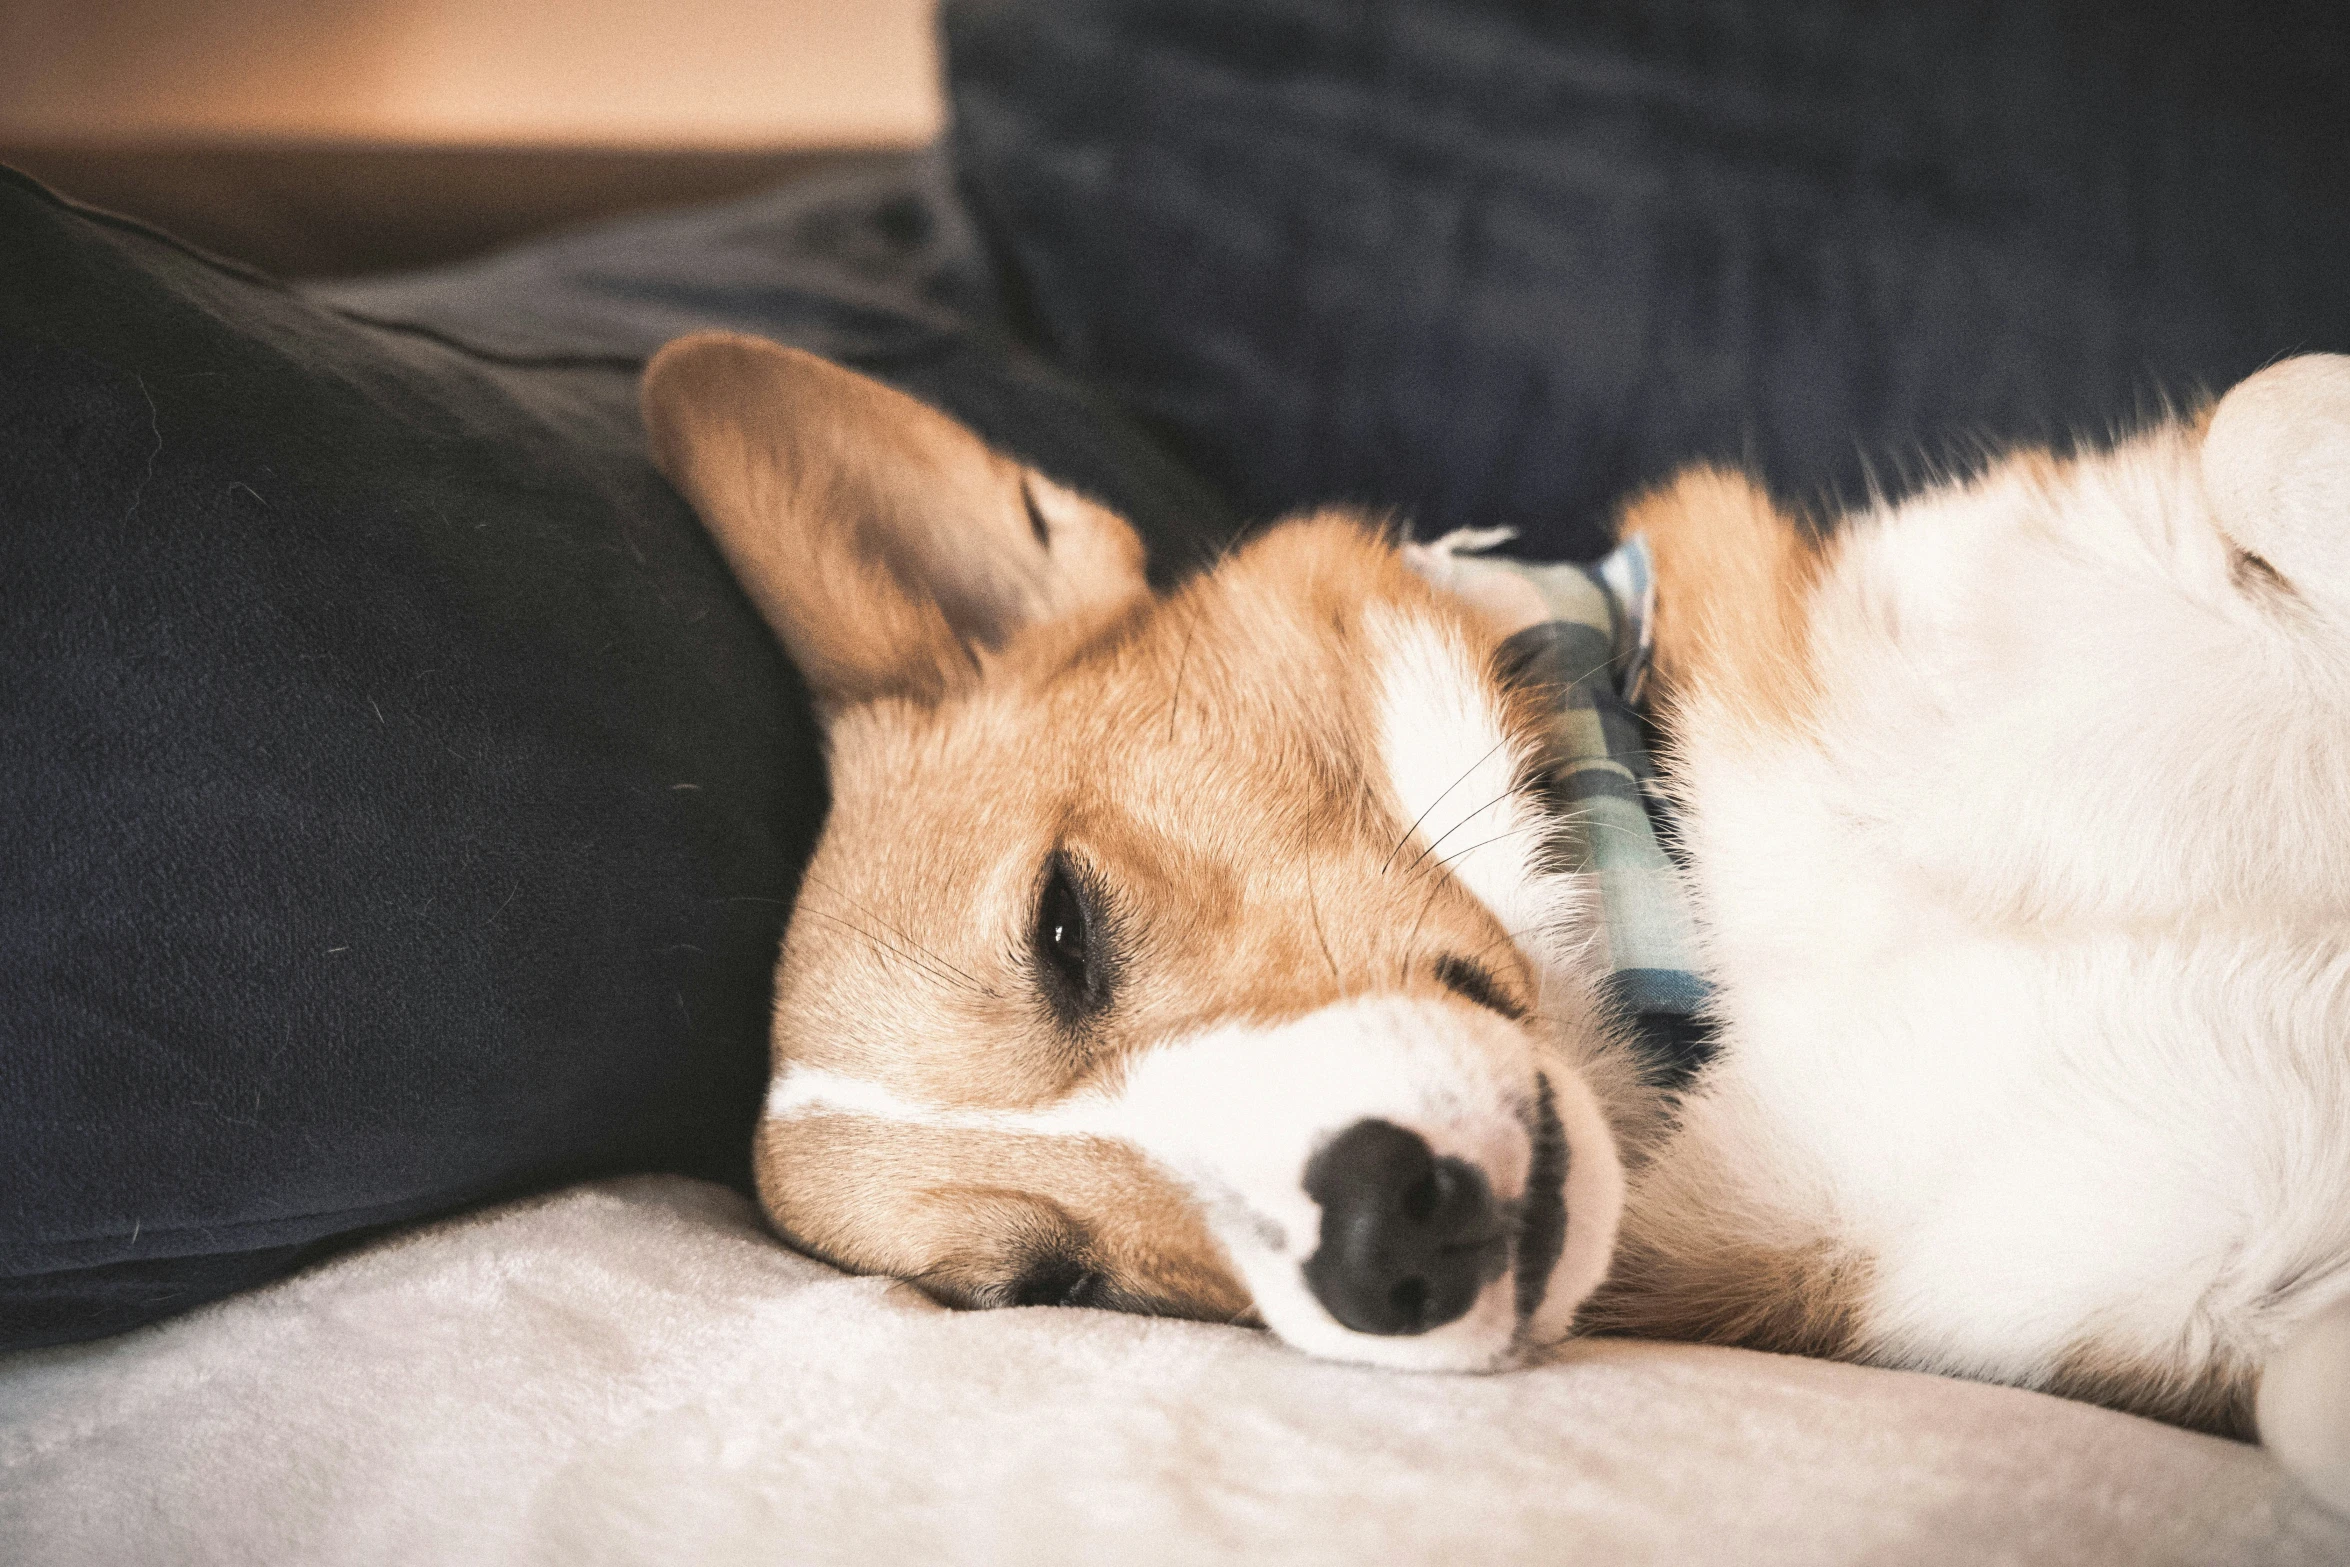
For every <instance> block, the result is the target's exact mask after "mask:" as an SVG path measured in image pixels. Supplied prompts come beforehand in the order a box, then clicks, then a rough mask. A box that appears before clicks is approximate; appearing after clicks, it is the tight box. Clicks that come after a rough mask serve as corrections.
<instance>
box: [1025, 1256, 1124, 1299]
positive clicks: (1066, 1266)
mask: <svg viewBox="0 0 2350 1567" xmlns="http://www.w3.org/2000/svg"><path fill="white" fill-rule="evenodd" d="M1104 1293H1105V1291H1104V1289H1103V1284H1102V1276H1101V1275H1100V1274H1098V1273H1096V1272H1094V1271H1093V1270H1092V1269H1091V1268H1088V1267H1087V1266H1085V1264H1083V1263H1081V1262H1079V1261H1078V1260H1077V1259H1075V1258H1074V1257H1044V1258H1040V1259H1038V1260H1037V1261H1035V1262H1032V1263H1030V1264H1029V1265H1028V1271H1027V1272H1025V1273H1023V1274H1021V1275H1020V1277H1019V1280H1018V1281H1017V1282H1015V1283H1014V1284H1013V1286H1012V1289H1011V1297H1010V1299H1009V1301H1008V1302H1007V1304H1009V1305H1014V1306H1097V1305H1100V1304H1101V1303H1102V1298H1103V1295H1104Z"/></svg>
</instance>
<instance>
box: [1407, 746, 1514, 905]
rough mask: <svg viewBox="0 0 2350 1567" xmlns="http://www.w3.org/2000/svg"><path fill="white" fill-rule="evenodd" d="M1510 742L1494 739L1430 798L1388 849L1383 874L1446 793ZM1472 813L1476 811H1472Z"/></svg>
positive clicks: (1466, 778) (1450, 791)
mask: <svg viewBox="0 0 2350 1567" xmlns="http://www.w3.org/2000/svg"><path fill="white" fill-rule="evenodd" d="M1509 743H1510V737H1509V736H1508V735H1503V736H1502V737H1501V738H1500V739H1499V740H1496V741H1494V742H1493V744H1492V745H1491V746H1490V747H1489V748H1488V749H1487V750H1486V752H1485V754H1484V755H1483V756H1480V757H1478V758H1477V760H1475V761H1473V762H1471V763H1470V764H1469V765H1468V766H1467V767H1465V768H1463V769H1461V775H1460V776H1459V777H1458V778H1455V779H1454V780H1453V781H1452V782H1451V783H1448V784H1446V785H1445V786H1444V791H1443V793H1442V794H1439V795H1437V797H1436V798H1435V799H1433V800H1430V801H1429V802H1428V803H1427V805H1426V806H1425V807H1423V808H1422V810H1421V811H1420V814H1419V815H1417V816H1415V817H1413V818H1412V824H1411V825H1410V826H1409V827H1406V828H1405V829H1404V830H1403V836H1402V837H1400V838H1398V839H1396V840H1395V845H1394V847H1392V848H1390V849H1389V850H1388V851H1387V858H1386V859H1385V860H1382V861H1381V862H1380V864H1379V869H1380V872H1381V873H1382V874H1384V873H1385V872H1386V870H1387V868H1388V867H1389V866H1391V865H1393V864H1394V863H1395V857H1396V856H1397V855H1398V854H1401V853H1402V852H1403V846H1404V845H1405V844H1407V843H1409V842H1411V841H1412V834H1413V833H1416V832H1418V831H1419V830H1420V824H1421V823H1422V822H1424V821H1426V820H1427V819H1428V812H1430V811H1433V810H1435V809H1436V808H1437V807H1438V806H1440V805H1442V804H1443V803H1444V797H1445V795H1448V794H1450V793H1452V792H1453V791H1454V790H1455V789H1458V788H1459V787H1460V786H1461V785H1462V784H1465V783H1467V782H1468V781H1469V775H1470V774H1471V773H1474V772H1475V771H1476V770H1477V769H1478V768H1480V767H1483V766H1484V765H1485V764H1486V763H1487V762H1489V761H1491V760H1492V759H1493V753H1494V752H1495V751H1498V750H1500V749H1501V748H1502V747H1503V746H1505V745H1508V744H1509ZM1471 814H1475V813H1473V812H1472V813H1471ZM1414 863H1417V862H1414Z"/></svg>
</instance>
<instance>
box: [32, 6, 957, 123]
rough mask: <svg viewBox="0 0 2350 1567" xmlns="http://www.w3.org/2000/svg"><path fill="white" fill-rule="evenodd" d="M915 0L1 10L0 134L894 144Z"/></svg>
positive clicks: (932, 101) (915, 84)
mask: <svg viewBox="0 0 2350 1567" xmlns="http://www.w3.org/2000/svg"><path fill="white" fill-rule="evenodd" d="M931 10H932V0H766V3H759V0H0V140H13V141H19V142H23V141H61V140H62V141H84V140H96V141H117V140H125V139H131V138H139V139H154V138H159V137H160V138H181V137H184V138H189V139H194V140H216V139H244V138H250V137H264V138H283V137H299V138H304V139H319V138H325V139H334V140H361V141H397V142H417V141H421V142H485V141H486V142H504V143H516V142H520V143H533V144H581V143H591V144H597V145H605V146H681V145H682V146H703V147H772V146H784V145H808V144H820V145H842V144H869V143H888V142H913V141H920V140H924V139H926V138H928V137H929V136H931V135H932V134H933V133H934V132H935V131H936V130H937V129H938V127H939V124H940V120H941V110H940V104H939V93H938V87H937V83H936V61H935V52H934V48H933V44H932V39H931Z"/></svg>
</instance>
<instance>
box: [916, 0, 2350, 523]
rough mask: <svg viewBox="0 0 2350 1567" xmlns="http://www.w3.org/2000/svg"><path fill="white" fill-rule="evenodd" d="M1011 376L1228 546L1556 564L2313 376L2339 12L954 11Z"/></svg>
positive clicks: (1135, 1)
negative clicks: (1141, 424)
mask: <svg viewBox="0 0 2350 1567" xmlns="http://www.w3.org/2000/svg"><path fill="white" fill-rule="evenodd" d="M945 16H946V32H947V40H948V44H949V53H950V59H951V66H952V69H951V73H950V81H951V86H952V89H953V96H954V108H955V114H956V120H955V128H954V133H953V134H954V139H955V146H956V148H957V153H958V157H959V160H960V161H959V167H960V171H961V174H962V178H963V180H964V183H965V186H966V189H967V190H968V192H969V193H970V196H971V200H972V203H973V207H974V210H975V211H976V212H977V213H978V215H979V217H980V220H981V221H982V223H983V225H984V226H985V228H986V230H987V232H988V234H989V236H990V238H991V241H992V242H993V243H994V244H995V245H996V246H997V247H998V251H999V254H1000V256H1001V257H1002V259H1003V262H1004V275H1005V293H1006V298H1007V299H1008V301H1009V302H1010V304H1011V306H1012V308H1013V309H1014V311H1015V312H1016V314H1017V316H1018V318H1019V319H1020V320H1021V321H1022V323H1023V324H1024V329H1025V330H1027V331H1029V332H1031V333H1033V334H1034V336H1035V337H1036V339H1037V340H1038V341H1040V342H1041V343H1043V344H1044V345H1046V346H1047V348H1048V349H1049V350H1050V351H1051V352H1052V353H1053V354H1055V355H1056V356H1058V358H1059V360H1060V361H1061V362H1062V363H1064V364H1065V365H1067V366H1068V367H1070V368H1072V369H1074V370H1076V371H1078V372H1079V373H1082V374H1085V375H1087V376H1089V377H1092V378H1094V379H1095V380H1096V381H1097V383H1098V384H1099V385H1101V386H1102V387H1104V388H1105V389H1106V390H1108V391H1109V392H1110V393H1112V394H1113V395H1114V396H1116V397H1117V398H1119V399H1120V400H1121V401H1122V402H1123V403H1124V404H1125V405H1126V406H1127V407H1129V408H1130V409H1132V410H1133V411H1135V412H1136V413H1138V414H1139V415H1141V416H1142V417H1143V418H1144V420H1145V421H1146V422H1147V423H1149V424H1150V425H1151V426H1153V427H1154V428H1156V429H1159V430H1161V431H1163V432H1164V433H1165V434H1166V435H1167V436H1168V438H1169V439H1170V441H1171V442H1172V443H1173V444H1174V446H1175V447H1176V449H1177V451H1178V453H1179V454H1180V455H1183V456H1185V457H1187V458H1188V459H1190V460H1191V461H1192V462H1193V464H1194V465H1195V466H1196V467H1198V468H1199V469H1200V470H1201V471H1202V472H1204V473H1205V474H1207V475H1208V476H1209V477H1210V478H1211V479H1213V480H1215V481H1217V482H1219V483H1220V484H1222V485H1223V486H1224V487H1225V488H1226V489H1227V490H1228V491H1229V493H1231V494H1232V495H1233V496H1234V497H1235V498H1236V499H1237V500H1238V501H1239V502H1240V504H1241V505H1242V506H1243V507H1244V508H1245V509H1247V510H1248V511H1250V512H1251V513H1253V514H1270V513H1273V512H1277V511H1280V510H1282V509H1285V508H1287V507H1290V506H1294V505H1297V504H1299V503H1301V502H1308V501H1311V502H1327V501H1332V500H1338V499H1352V500H1357V501H1362V502H1367V503H1371V504H1377V505H1386V506H1395V507H1398V508H1401V509H1403V510H1404V511H1405V512H1407V513H1408V514H1409V515H1411V516H1412V517H1413V518H1414V519H1416V521H1417V523H1418V525H1419V531H1420V536H1421V537H1432V536H1434V535H1436V534H1438V533H1442V532H1444V531H1446V530H1449V529H1452V528H1457V527H1482V526H1489V525H1510V526H1515V527H1517V528H1518V529H1519V530H1520V531H1521V545H1520V547H1521V548H1523V549H1524V550H1525V551H1526V552H1527V553H1529V554H1532V555H1535V556H1538V557H1545V558H1586V557H1589V556H1592V555H1596V554H1598V553H1600V552H1601V550H1602V549H1603V548H1604V544H1603V541H1602V539H1601V537H1600V533H1599V529H1600V526H1601V524H1602V522H1603V521H1604V519H1605V517H1606V515H1607V513H1608V511H1609V509H1610V508H1612V507H1613V506H1614V505H1615V504H1616V502H1617V501H1618V500H1619V499H1620V498H1621V497H1622V496H1623V495H1624V493H1626V492H1627V491H1628V490H1630V489H1632V488H1634V487H1637V486H1639V485H1642V484H1646V483H1649V482H1653V481H1655V480H1657V479H1659V478H1661V477H1662V476H1663V475H1665V474H1666V473H1668V472H1669V471H1671V470H1672V469H1674V468H1675V467H1678V466H1680V465H1681V464H1683V463H1685V462H1687V461H1689V460H1692V459H1695V458H1701V457H1712V458H1724V459H1729V460H1732V461H1738V462H1742V463H1747V464H1749V465H1752V466H1754V467H1757V468H1759V469H1760V471H1761V472H1762V473H1763V474H1765V475H1766V476H1767V477H1768V478H1769V480H1770V481H1771V482H1772V484H1773V485H1774V486H1776V487H1777V488H1778V489H1779V490H1780V491H1781V492H1782V493H1783V494H1784V495H1785V496H1786V497H1787V498H1788V499H1790V500H1792V501H1795V502H1798V503H1804V504H1809V503H1812V502H1814V501H1816V500H1818V499H1819V498H1820V497H1822V496H1825V495H1830V494H1834V495H1840V496H1842V497H1844V498H1845V499H1847V500H1857V499H1858V498H1860V497H1861V495H1862V494H1863V493H1864V490H1865V487H1866V486H1867V485H1868V484H1869V483H1870V482H1871V480H1872V479H1874V480H1875V481H1877V482H1880V483H1882V484H1884V485H1886V486H1887V487H1893V488H1898V487H1899V486H1900V485H1901V484H1903V483H1904V482H1906V480H1907V479H1908V478H1910V477H1914V476H1915V475H1917V474H1918V473H1920V472H1921V471H1922V470H1923V466H1924V465H1925V464H1926V463H1928V462H1949V461H1954V460H1956V461H1966V460H1971V458H1972V457H1973V456H1974V454H1975V453H1976V452H1977V451H1978V450H1979V448H1980V447H1981V446H1982V445H1983V444H1986V443H2005V442H2009V441H2013V440H2018V439H2038V438H2042V437H2046V436H2050V435H2063V434H2066V433H2068V432H2070V431H2073V430H2075V429H2080V430H2085V431H2087V432H2089V433H2092V434H2098V435H2102V434H2103V433H2104V432H2105V431H2106V429H2107V427H2108V425H2109V424H2110V423H2112V422H2114V421H2117V420H2119V421H2128V420H2132V419H2134V418H2136V417H2138V416H2140V415H2141V414H2143V413H2144V412H2147V411H2149V410H2151V409H2152V408H2154V407H2155V406H2156V405H2157V402H2158V400H2159V399H2160V398H2161V397H2163V396H2171V397H2187V396H2193V395H2195V394H2196V393H2197V391H2198V389H2209V390H2210V391H2212V392H2215V393H2216V392H2217V391H2219V390H2224V389H2225V388H2226V387H2227V386H2229V385H2231V384H2233V383H2234V382H2235V381H2236V380H2237V379H2238V378H2240V377H2241V376H2243V375H2244V374H2246V373H2248V372H2249V371H2251V370H2253V369H2255V368H2257V367H2258V366H2260V365H2261V364H2263V363H2265V362H2266V361H2268V360H2269V359H2271V358H2274V357H2276V356H2278V355H2280V354H2284V353H2288V352H2298V351H2308V350H2315V349H2331V350H2335V351H2341V350H2344V349H2350V290H2346V289H2344V288H2343V287H2342V283H2341V275H2342V274H2341V269H2342V258H2343V257H2344V256H2345V255H2350V157H2346V155H2345V152H2344V145H2345V143H2344V126H2345V125H2350V7H2344V6H2342V5H2340V4H2338V3H2335V0H2286V3H2281V4H2276V5H2269V6H2262V7H2259V8H2257V9H2234V10H2229V9H2224V8H2222V9H2214V8H2212V7H2210V6H2195V5H2185V4H2179V3H2172V0H2160V3H2148V0H1993V3H1989V4H1974V3H1967V4H1957V3H1944V0H1932V3H1924V4H1912V5H1880V4H1874V3H1869V0H1603V3H1597V4H1577V5H1540V4H1527V3H1523V0H1378V3H1370V4H1364V3H1359V0H947V5H946V8H945Z"/></svg>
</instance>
